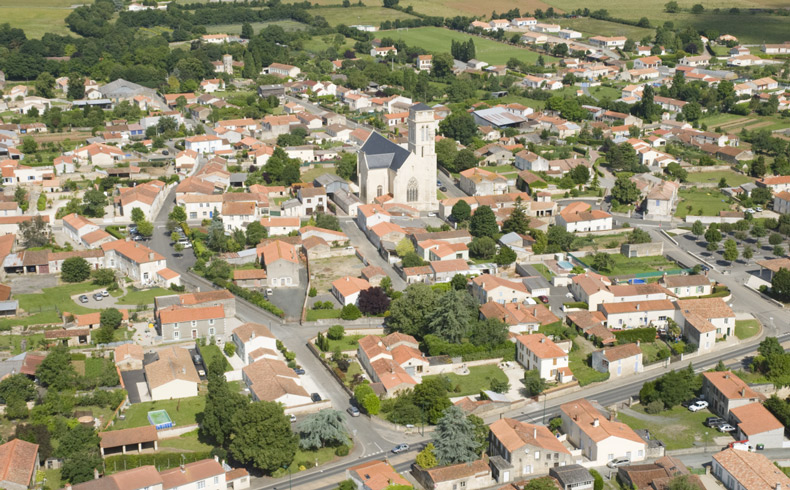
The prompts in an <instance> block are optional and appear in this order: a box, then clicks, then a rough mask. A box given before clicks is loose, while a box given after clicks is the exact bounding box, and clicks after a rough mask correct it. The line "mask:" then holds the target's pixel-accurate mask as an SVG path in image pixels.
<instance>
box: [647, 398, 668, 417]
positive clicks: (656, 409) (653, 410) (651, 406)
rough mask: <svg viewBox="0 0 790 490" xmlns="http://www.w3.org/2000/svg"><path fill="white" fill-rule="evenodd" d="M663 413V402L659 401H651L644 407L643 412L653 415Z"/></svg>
mask: <svg viewBox="0 0 790 490" xmlns="http://www.w3.org/2000/svg"><path fill="white" fill-rule="evenodd" d="M663 411H664V402H662V401H661V400H653V401H652V402H650V403H648V404H647V405H645V412H647V413H649V414H651V415H655V414H657V413H660V412H663Z"/></svg>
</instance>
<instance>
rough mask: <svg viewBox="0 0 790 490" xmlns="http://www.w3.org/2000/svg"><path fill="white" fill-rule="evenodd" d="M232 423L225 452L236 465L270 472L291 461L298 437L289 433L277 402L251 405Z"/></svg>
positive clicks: (241, 411)
mask: <svg viewBox="0 0 790 490" xmlns="http://www.w3.org/2000/svg"><path fill="white" fill-rule="evenodd" d="M231 424H232V425H233V437H232V439H231V442H230V445H229V447H228V451H229V453H230V455H231V456H232V457H233V458H234V459H235V460H237V461H238V462H240V463H242V464H247V465H250V466H253V467H255V468H257V469H259V470H261V471H264V472H267V473H271V472H272V471H274V470H276V469H278V468H282V467H283V466H287V465H290V464H291V462H292V461H293V458H294V455H295V454H296V448H297V446H298V442H299V436H297V435H296V434H294V433H293V432H291V423H290V421H289V420H288V418H287V417H286V416H285V414H284V413H283V409H282V406H281V405H280V404H279V403H276V402H267V401H260V402H254V403H251V404H249V405H248V406H247V407H246V408H245V409H244V410H240V411H239V412H237V413H236V414H235V415H234V417H233V419H232V421H231Z"/></svg>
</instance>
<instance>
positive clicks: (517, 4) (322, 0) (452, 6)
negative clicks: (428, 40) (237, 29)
mask: <svg viewBox="0 0 790 490" xmlns="http://www.w3.org/2000/svg"><path fill="white" fill-rule="evenodd" d="M294 1H297V0H289V2H294ZM312 3H313V4H314V5H342V3H343V2H342V0H313V1H312ZM351 3H352V5H356V4H357V1H352V2H351ZM362 3H363V4H365V5H368V6H373V7H379V6H381V2H380V1H379V0H362ZM398 5H400V6H401V7H404V8H405V7H412V8H413V9H414V10H415V11H417V12H419V13H421V14H425V15H434V16H437V17H455V16H456V15H480V16H490V15H491V13H492V12H494V11H496V12H507V11H508V10H510V9H514V8H519V9H520V10H521V11H522V12H534V11H535V10H536V9H543V10H546V9H547V8H549V7H550V5H549V4H548V3H546V2H543V1H541V0H491V1H489V2H478V1H476V0H401V1H400V3H399V4H398ZM555 8H556V7H555Z"/></svg>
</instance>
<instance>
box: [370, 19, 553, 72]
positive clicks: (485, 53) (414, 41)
mask: <svg viewBox="0 0 790 490" xmlns="http://www.w3.org/2000/svg"><path fill="white" fill-rule="evenodd" d="M379 36H380V37H382V38H383V37H390V38H392V39H401V40H402V41H404V42H405V43H406V44H408V45H409V46H415V47H421V48H423V49H427V50H429V51H434V52H449V51H450V45H451V44H452V41H466V40H467V39H469V38H470V37H472V38H473V39H474V43H475V51H476V55H475V58H476V59H479V60H482V61H485V62H486V63H490V64H493V65H504V64H505V63H507V60H509V59H510V58H518V59H520V60H522V61H525V62H527V63H535V62H536V61H537V59H538V53H536V52H534V51H529V50H527V49H526V48H518V47H516V46H511V45H509V44H504V43H500V42H496V41H492V40H490V39H483V38H479V37H475V36H470V35H469V34H464V33H462V32H458V31H451V30H449V29H442V28H440V27H418V28H415V29H409V30H403V31H381V32H380V33H379ZM544 59H545V60H546V63H549V62H550V61H555V60H556V59H555V58H551V57H550V56H544Z"/></svg>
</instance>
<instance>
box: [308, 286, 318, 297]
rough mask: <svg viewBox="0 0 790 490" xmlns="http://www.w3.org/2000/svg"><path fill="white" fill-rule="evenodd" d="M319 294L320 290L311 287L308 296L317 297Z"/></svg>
mask: <svg viewBox="0 0 790 490" xmlns="http://www.w3.org/2000/svg"><path fill="white" fill-rule="evenodd" d="M317 295H318V290H317V289H316V288H314V287H312V288H310V292H309V293H308V296H310V297H311V298H315V297H316V296H317Z"/></svg>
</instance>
